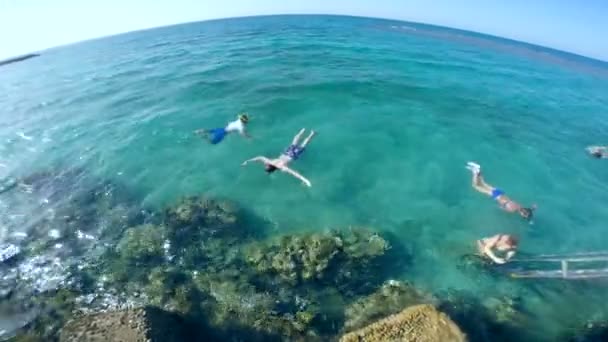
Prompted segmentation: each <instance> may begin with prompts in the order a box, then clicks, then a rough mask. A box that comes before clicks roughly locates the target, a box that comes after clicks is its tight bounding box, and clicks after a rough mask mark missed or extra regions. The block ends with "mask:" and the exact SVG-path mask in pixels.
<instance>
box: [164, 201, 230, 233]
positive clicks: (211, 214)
mask: <svg viewBox="0 0 608 342" xmlns="http://www.w3.org/2000/svg"><path fill="white" fill-rule="evenodd" d="M238 219H239V208H238V206H237V205H236V204H235V203H234V202H230V201H224V200H216V199H210V198H206V197H201V196H193V197H186V198H182V199H181V200H180V201H179V202H178V203H176V204H175V205H173V206H171V207H169V208H167V209H166V210H165V219H164V220H165V224H166V226H168V227H171V228H174V229H177V230H188V228H190V229H198V230H199V231H200V232H205V233H206V234H208V235H215V234H223V233H228V234H231V233H234V232H233V229H230V228H234V227H235V226H236V224H237V222H238ZM176 233H179V231H178V232H176ZM191 233H192V232H191Z"/></svg>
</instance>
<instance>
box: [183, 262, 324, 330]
mask: <svg viewBox="0 0 608 342" xmlns="http://www.w3.org/2000/svg"><path fill="white" fill-rule="evenodd" d="M248 280H249V279H248V278H247V277H246V276H242V275H238V274H232V272H228V273H221V274H210V273H201V274H197V275H195V276H194V282H195V283H196V284H197V288H198V289H199V290H200V291H201V293H205V295H206V296H208V297H207V298H205V300H204V301H202V302H201V308H202V312H203V313H202V316H204V317H205V319H206V320H207V321H208V324H209V325H210V326H211V327H213V328H214V329H215V330H217V331H223V332H224V334H225V335H226V336H228V337H230V338H228V339H236V340H241V339H242V338H239V337H238V336H239V333H238V332H239V331H240V330H242V329H247V330H249V331H250V333H251V334H253V335H250V336H246V339H247V340H259V341H266V340H268V339H271V340H290V341H295V340H304V341H309V340H316V339H318V336H317V333H316V331H315V329H314V328H313V320H314V319H315V317H316V316H317V315H318V311H317V306H315V305H314V304H313V303H310V302H308V301H307V300H305V299H302V298H300V297H298V296H297V295H295V294H294V293H293V292H292V291H290V289H288V288H286V287H282V288H281V289H280V290H279V292H280V293H272V292H269V291H261V290H259V289H257V288H256V287H255V286H254V285H252V284H251V283H249V282H248ZM284 291H286V292H285V293H283V292H284Z"/></svg>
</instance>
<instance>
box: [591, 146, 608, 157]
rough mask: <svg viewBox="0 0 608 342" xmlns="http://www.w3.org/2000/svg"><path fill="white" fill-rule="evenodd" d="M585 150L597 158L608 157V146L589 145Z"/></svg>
mask: <svg viewBox="0 0 608 342" xmlns="http://www.w3.org/2000/svg"><path fill="white" fill-rule="evenodd" d="M586 150H587V152H589V154H590V155H591V156H593V157H595V158H598V159H608V146H589V147H587V148H586Z"/></svg>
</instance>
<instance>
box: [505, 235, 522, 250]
mask: <svg viewBox="0 0 608 342" xmlns="http://www.w3.org/2000/svg"><path fill="white" fill-rule="evenodd" d="M518 243H519V241H518V240H517V238H516V237H515V236H512V235H508V236H507V237H505V240H504V246H505V247H506V248H508V249H516V248H517V244H518Z"/></svg>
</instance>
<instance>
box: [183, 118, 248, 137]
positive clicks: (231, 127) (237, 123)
mask: <svg viewBox="0 0 608 342" xmlns="http://www.w3.org/2000/svg"><path fill="white" fill-rule="evenodd" d="M248 122H249V116H248V115H247V114H246V113H244V114H239V116H238V119H236V120H234V121H232V122H229V123H228V125H226V127H224V128H214V129H211V130H206V129H197V130H196V131H194V133H196V134H198V135H201V136H203V137H205V138H207V139H209V142H210V143H212V144H217V143H219V142H220V141H222V140H224V138H225V137H226V135H228V133H231V132H239V133H240V134H241V135H242V136H244V137H246V138H251V136H250V135H249V134H247V130H246V129H245V126H246V125H247V123H248Z"/></svg>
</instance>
